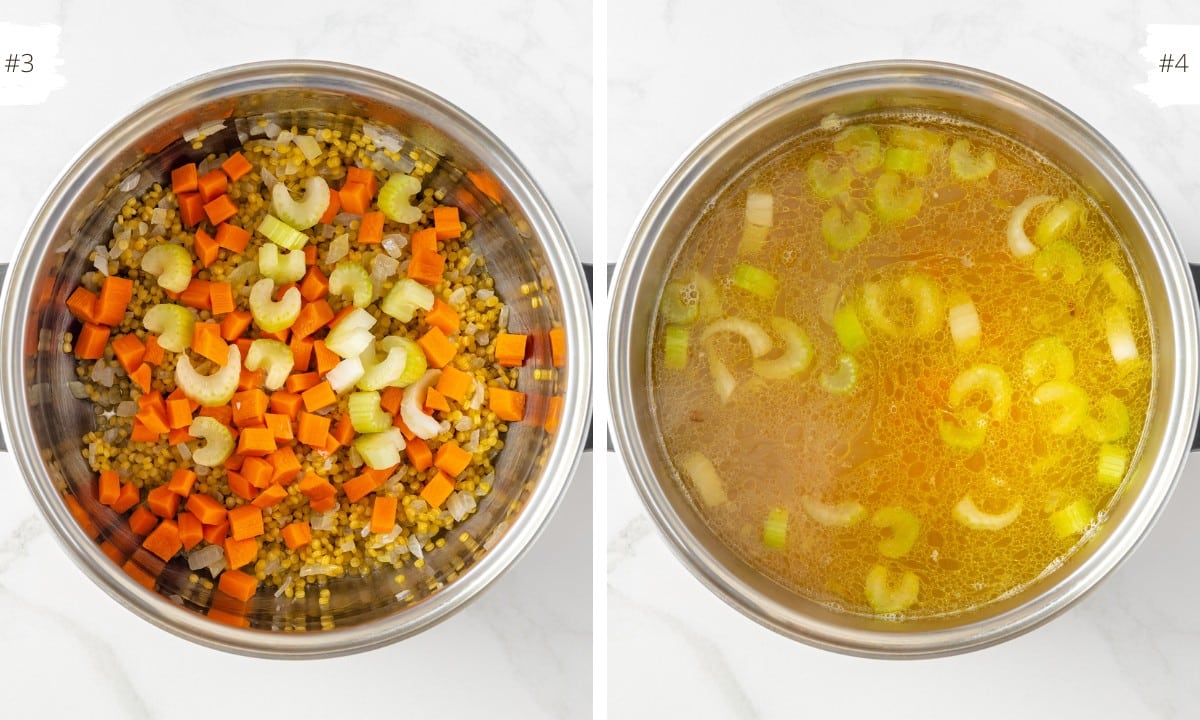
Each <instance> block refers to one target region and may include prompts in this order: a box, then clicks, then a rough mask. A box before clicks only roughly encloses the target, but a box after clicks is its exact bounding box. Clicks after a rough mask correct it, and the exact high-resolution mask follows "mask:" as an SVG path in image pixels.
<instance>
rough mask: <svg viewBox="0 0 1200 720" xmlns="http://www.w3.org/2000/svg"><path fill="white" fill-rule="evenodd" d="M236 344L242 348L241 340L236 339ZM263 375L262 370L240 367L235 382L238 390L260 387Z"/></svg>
mask: <svg viewBox="0 0 1200 720" xmlns="http://www.w3.org/2000/svg"><path fill="white" fill-rule="evenodd" d="M251 342H253V341H251ZM237 346H238V349H239V350H241V348H242V341H241V340H238V341H237ZM242 357H246V355H245V353H243V354H242ZM265 377H266V373H265V372H263V371H262V370H247V369H246V368H242V371H241V372H240V373H238V384H237V387H238V390H255V389H257V388H260V387H262V384H263V378H265ZM250 424H251V425H252V426H253V425H254V423H250Z"/></svg>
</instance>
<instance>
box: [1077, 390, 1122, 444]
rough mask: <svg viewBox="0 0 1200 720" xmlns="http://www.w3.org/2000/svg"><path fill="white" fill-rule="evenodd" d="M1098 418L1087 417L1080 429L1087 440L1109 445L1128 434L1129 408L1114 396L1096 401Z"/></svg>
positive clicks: (1106, 396)
mask: <svg viewBox="0 0 1200 720" xmlns="http://www.w3.org/2000/svg"><path fill="white" fill-rule="evenodd" d="M1096 406H1097V408H1098V409H1099V410H1100V416H1099V417H1096V416H1095V415H1090V414H1089V415H1088V416H1087V417H1085V418H1083V421H1082V422H1081V423H1080V426H1079V427H1080V429H1081V430H1082V431H1083V435H1084V437H1086V438H1087V439H1088V440H1092V441H1094V442H1101V443H1109V442H1113V441H1114V440H1120V439H1121V438H1123V437H1125V436H1126V435H1128V434H1129V408H1127V407H1125V403H1123V402H1121V400H1120V399H1119V398H1117V397H1116V396H1115V395H1105V396H1104V397H1102V398H1100V399H1099V400H1098V401H1096Z"/></svg>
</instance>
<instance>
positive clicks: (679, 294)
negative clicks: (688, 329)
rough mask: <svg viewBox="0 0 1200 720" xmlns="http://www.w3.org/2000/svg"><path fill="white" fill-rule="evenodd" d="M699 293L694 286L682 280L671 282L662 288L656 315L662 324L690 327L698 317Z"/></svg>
mask: <svg viewBox="0 0 1200 720" xmlns="http://www.w3.org/2000/svg"><path fill="white" fill-rule="evenodd" d="M698 296H699V293H698V292H697V290H696V286H695V285H693V284H692V283H686V282H683V281H682V280H672V281H671V282H669V283H667V285H666V287H664V288H663V294H662V299H661V300H659V302H658V314H659V316H660V317H662V319H663V321H664V322H667V323H671V324H674V325H691V324H692V323H694V322H696V318H697V317H699V315H700V305H699V302H698V300H699V297H698Z"/></svg>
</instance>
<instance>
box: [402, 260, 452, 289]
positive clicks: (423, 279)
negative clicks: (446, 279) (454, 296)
mask: <svg viewBox="0 0 1200 720" xmlns="http://www.w3.org/2000/svg"><path fill="white" fill-rule="evenodd" d="M445 269H446V256H445V255H442V254H441V253H430V252H422V253H413V256H412V260H410V261H409V263H408V276H409V277H410V278H412V279H413V280H416V281H417V282H419V283H424V284H426V285H430V286H433V285H437V284H438V283H440V282H441V281H442V272H443V271H445Z"/></svg>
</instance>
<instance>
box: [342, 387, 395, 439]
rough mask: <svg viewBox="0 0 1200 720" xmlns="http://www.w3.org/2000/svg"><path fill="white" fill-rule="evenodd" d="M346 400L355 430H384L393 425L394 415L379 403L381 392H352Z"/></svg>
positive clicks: (364, 431) (368, 431)
mask: <svg viewBox="0 0 1200 720" xmlns="http://www.w3.org/2000/svg"><path fill="white" fill-rule="evenodd" d="M346 402H347V408H348V411H349V413H350V425H351V426H352V427H353V428H354V432H357V433H376V432H383V431H384V430H387V429H388V428H390V427H391V426H392V416H391V415H389V414H388V413H387V412H386V411H384V409H383V408H382V407H380V405H379V393H377V392H352V393H350V397H349V398H348V399H347V401H346Z"/></svg>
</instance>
